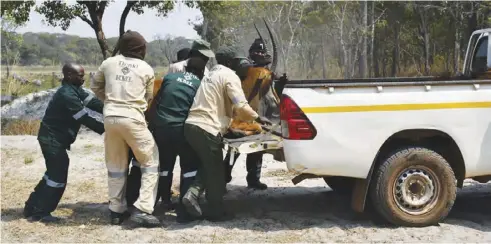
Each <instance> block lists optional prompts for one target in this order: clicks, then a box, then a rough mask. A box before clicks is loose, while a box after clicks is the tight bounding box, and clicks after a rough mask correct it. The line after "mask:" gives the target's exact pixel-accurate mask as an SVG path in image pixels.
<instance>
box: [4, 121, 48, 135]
mask: <svg viewBox="0 0 491 244" xmlns="http://www.w3.org/2000/svg"><path fill="white" fill-rule="evenodd" d="M40 123H41V121H40V120H21V119H12V120H10V119H2V135H10V136H13V135H33V136H36V135H37V134H38V131H39V126H40Z"/></svg>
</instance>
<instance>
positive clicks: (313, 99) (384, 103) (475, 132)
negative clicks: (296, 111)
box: [283, 82, 491, 178]
mask: <svg viewBox="0 0 491 244" xmlns="http://www.w3.org/2000/svg"><path fill="white" fill-rule="evenodd" d="M283 93H284V94H287V95H288V96H290V97H291V98H292V99H293V100H294V101H295V102H296V103H297V104H298V106H299V107H300V108H302V110H303V111H304V113H305V114H306V116H307V117H308V118H309V120H310V121H311V122H312V124H313V125H314V126H315V128H316V129H317V136H316V137H315V138H314V139H313V140H288V139H285V140H284V141H283V149H284V154H285V159H286V162H287V165H288V168H289V170H292V171H295V172H297V173H311V174H315V175H325V176H346V177H354V178H366V177H367V175H368V173H369V170H370V167H371V166H372V163H373V162H374V159H375V158H376V155H377V152H378V151H379V149H380V148H381V147H382V145H383V144H384V142H385V141H386V140H387V139H389V138H390V137H391V136H392V135H394V134H395V133H397V132H400V131H404V130H409V129H435V130H439V131H441V132H444V133H446V134H448V135H449V136H450V137H451V138H453V140H454V141H455V142H456V144H457V145H458V147H459V148H460V150H461V152H462V155H463V158H464V162H465V168H466V173H465V176H466V177H473V176H479V175H490V174H491V84H489V83H487V84H478V83H477V82H476V84H472V83H470V84H463V85H460V84H459V85H456V84H454V85H432V86H425V85H408V86H387V87H374V86H371V87H370V86H367V87H349V88H348V87H347V88H285V90H284V92H283Z"/></svg>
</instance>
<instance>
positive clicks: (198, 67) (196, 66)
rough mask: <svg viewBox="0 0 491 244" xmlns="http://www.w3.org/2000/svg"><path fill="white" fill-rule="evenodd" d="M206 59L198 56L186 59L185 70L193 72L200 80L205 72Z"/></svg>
mask: <svg viewBox="0 0 491 244" xmlns="http://www.w3.org/2000/svg"><path fill="white" fill-rule="evenodd" d="M205 67H206V61H204V60H203V59H201V58H198V57H191V58H189V59H188V63H187V66H186V72H189V73H193V74H194V75H196V76H198V78H199V79H200V80H201V79H203V76H204V74H205Z"/></svg>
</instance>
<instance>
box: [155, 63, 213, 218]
mask: <svg viewBox="0 0 491 244" xmlns="http://www.w3.org/2000/svg"><path fill="white" fill-rule="evenodd" d="M205 66H206V62H205V61H204V60H202V59H200V58H190V59H188V60H187V65H186V67H185V68H186V71H185V72H178V73H170V74H167V75H166V76H165V77H164V81H163V83H162V87H161V88H160V90H159V92H158V93H157V96H156V97H155V99H156V100H155V108H152V109H154V110H155V111H152V110H151V111H150V113H152V114H153V116H152V117H153V120H152V124H153V128H154V137H155V141H156V142H157V146H158V148H159V154H160V155H159V159H160V172H161V175H160V176H161V177H160V182H159V183H160V185H159V193H160V194H159V195H160V196H162V197H163V198H164V199H163V201H164V202H165V201H166V200H167V201H170V187H171V185H170V184H168V183H169V181H166V180H165V178H166V176H168V175H169V174H170V175H172V171H173V169H174V165H175V162H176V157H177V156H178V155H179V158H180V160H179V164H180V166H181V184H180V192H181V194H180V199H179V207H178V208H177V209H176V210H177V211H176V212H177V221H178V222H187V221H191V220H193V218H192V217H191V216H190V215H189V214H188V213H187V212H186V211H185V210H184V209H183V207H182V196H183V195H184V193H185V192H186V191H187V190H188V189H189V187H190V185H191V183H193V181H194V178H195V176H196V173H197V168H198V161H199V158H198V156H197V155H196V153H195V152H194V151H193V149H192V148H191V146H190V145H189V144H188V143H187V142H186V139H185V138H184V129H183V128H184V127H183V126H184V121H185V120H186V118H187V117H188V113H189V108H190V107H191V105H192V104H193V99H194V95H195V94H196V91H197V90H198V87H199V86H200V84H201V79H202V78H203V75H204V71H205ZM162 178H164V180H162ZM170 182H172V181H170Z"/></svg>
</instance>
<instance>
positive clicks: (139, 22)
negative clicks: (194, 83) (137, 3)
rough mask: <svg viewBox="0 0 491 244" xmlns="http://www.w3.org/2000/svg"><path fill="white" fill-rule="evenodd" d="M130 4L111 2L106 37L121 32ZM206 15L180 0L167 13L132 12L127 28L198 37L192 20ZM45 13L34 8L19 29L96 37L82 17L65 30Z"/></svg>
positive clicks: (151, 36) (150, 37)
mask: <svg viewBox="0 0 491 244" xmlns="http://www.w3.org/2000/svg"><path fill="white" fill-rule="evenodd" d="M125 5H126V1H125V0H116V1H115V2H113V3H111V4H110V5H109V6H108V7H107V8H106V10H105V12H104V17H103V19H102V28H103V30H104V34H105V35H106V38H110V37H117V36H119V20H120V16H121V13H122V12H123V9H124V7H125ZM200 18H202V14H201V12H200V11H199V10H198V9H191V8H189V7H187V6H185V5H183V4H177V5H176V6H175V8H174V10H172V12H170V13H169V14H168V15H167V17H158V16H157V11H155V10H146V11H145V13H143V14H142V15H138V14H136V13H134V12H130V13H129V14H128V17H127V19H126V26H125V29H126V30H135V31H138V32H140V34H142V35H143V36H144V37H145V39H146V40H147V41H152V40H154V39H155V35H160V36H162V37H165V36H166V35H171V36H175V37H176V36H183V37H186V38H197V37H198V33H196V31H195V30H193V27H192V26H191V25H189V24H188V22H189V21H190V20H191V21H193V22H194V21H195V20H198V19H200ZM43 19H44V17H43V16H42V15H40V14H38V13H37V12H35V11H34V10H32V11H31V14H30V16H29V22H27V24H26V25H25V26H23V27H21V28H19V29H18V30H17V31H18V32H20V33H24V32H49V33H65V34H69V35H78V36H81V37H95V33H94V30H93V29H92V28H91V27H90V26H89V25H88V24H87V23H85V22H83V21H82V20H80V19H79V18H77V19H75V20H74V21H72V22H71V24H70V27H69V28H68V29H67V30H66V31H63V30H62V29H61V28H60V27H52V26H48V25H47V24H44V23H43Z"/></svg>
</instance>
